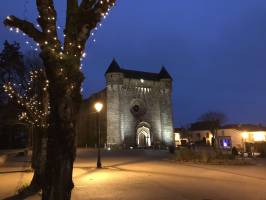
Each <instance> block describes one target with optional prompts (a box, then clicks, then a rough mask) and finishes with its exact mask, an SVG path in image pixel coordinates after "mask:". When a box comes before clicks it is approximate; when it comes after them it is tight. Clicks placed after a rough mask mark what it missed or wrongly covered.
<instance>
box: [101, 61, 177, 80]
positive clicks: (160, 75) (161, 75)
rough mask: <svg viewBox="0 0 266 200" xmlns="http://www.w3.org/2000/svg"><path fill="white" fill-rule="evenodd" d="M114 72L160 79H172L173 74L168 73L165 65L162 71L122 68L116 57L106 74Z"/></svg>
mask: <svg viewBox="0 0 266 200" xmlns="http://www.w3.org/2000/svg"><path fill="white" fill-rule="evenodd" d="M114 72H120V73H123V74H124V76H125V77H126V78H134V79H145V80H160V79H171V80H172V77H171V75H170V74H169V73H168V71H167V70H166V69H165V67H162V69H161V71H160V73H152V72H143V71H136V70H129V69H123V68H121V67H120V66H119V64H118V63H117V61H116V60H115V59H113V61H112V62H111V64H110V65H109V67H108V69H107V71H106V72H105V74H108V73H114Z"/></svg>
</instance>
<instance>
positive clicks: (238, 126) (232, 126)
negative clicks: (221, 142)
mask: <svg viewBox="0 0 266 200" xmlns="http://www.w3.org/2000/svg"><path fill="white" fill-rule="evenodd" d="M222 128H223V129H236V130H239V131H266V127H264V126H262V125H254V124H228V125H225V126H223V127H222Z"/></svg>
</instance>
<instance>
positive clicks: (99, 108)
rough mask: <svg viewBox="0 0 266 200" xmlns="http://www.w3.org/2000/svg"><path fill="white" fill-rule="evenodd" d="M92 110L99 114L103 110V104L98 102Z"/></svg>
mask: <svg viewBox="0 0 266 200" xmlns="http://www.w3.org/2000/svg"><path fill="white" fill-rule="evenodd" d="M94 108H95V110H96V111H97V112H101V111H102V109H103V104H102V103H100V102H97V103H95V105H94Z"/></svg>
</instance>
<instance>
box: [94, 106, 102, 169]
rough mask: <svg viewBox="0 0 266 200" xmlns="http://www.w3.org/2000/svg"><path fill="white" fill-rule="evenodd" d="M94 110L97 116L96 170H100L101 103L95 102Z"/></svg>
mask: <svg viewBox="0 0 266 200" xmlns="http://www.w3.org/2000/svg"><path fill="white" fill-rule="evenodd" d="M94 108H95V110H96V114H97V131H98V145H97V148H98V156H97V168H99V169H100V168H102V163H101V131H100V112H101V111H102V109H103V104H102V103H101V102H96V103H95V104H94Z"/></svg>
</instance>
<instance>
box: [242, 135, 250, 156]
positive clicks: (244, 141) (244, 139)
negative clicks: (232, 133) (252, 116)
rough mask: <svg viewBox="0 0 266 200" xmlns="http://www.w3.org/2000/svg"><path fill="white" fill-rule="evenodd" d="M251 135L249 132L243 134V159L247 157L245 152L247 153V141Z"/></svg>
mask: <svg viewBox="0 0 266 200" xmlns="http://www.w3.org/2000/svg"><path fill="white" fill-rule="evenodd" d="M248 137H249V135H248V132H243V133H242V141H243V158H244V157H245V152H246V140H247V139H248Z"/></svg>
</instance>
